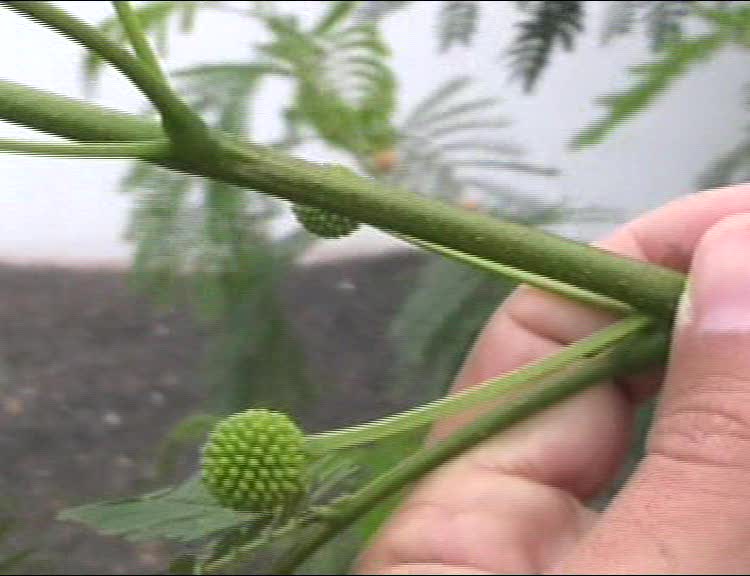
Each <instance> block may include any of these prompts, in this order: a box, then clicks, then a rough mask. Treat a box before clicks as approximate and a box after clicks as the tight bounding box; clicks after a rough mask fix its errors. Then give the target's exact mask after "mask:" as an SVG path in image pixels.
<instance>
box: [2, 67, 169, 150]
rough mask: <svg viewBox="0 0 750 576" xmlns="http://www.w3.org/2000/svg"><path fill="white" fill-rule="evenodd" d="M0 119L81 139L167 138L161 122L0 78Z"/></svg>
mask: <svg viewBox="0 0 750 576" xmlns="http://www.w3.org/2000/svg"><path fill="white" fill-rule="evenodd" d="M0 119H2V120H5V121H7V122H11V123H13V124H18V125H19V126H26V127H28V128H33V129H34V130H37V131H39V132H44V133H46V134H51V135H54V136H62V137H63V138H67V139H69V140H75V141H78V142H135V141H141V140H159V139H164V138H166V134H165V133H164V130H162V128H161V126H159V124H158V123H157V122H154V121H153V120H150V119H148V118H145V117H143V116H135V115H133V114H126V113H124V112H119V111H117V110H111V109H109V108H104V107H103V106H99V105H96V104H91V103H89V102H83V101H81V100H74V99H72V98H66V97H65V96H59V95H57V94H53V93H51V92H47V91H45V90H39V89H36V88H29V87H28V86H23V85H21V84H16V83H14V82H8V81H7V80H0Z"/></svg>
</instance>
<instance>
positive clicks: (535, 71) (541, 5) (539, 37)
mask: <svg viewBox="0 0 750 576" xmlns="http://www.w3.org/2000/svg"><path fill="white" fill-rule="evenodd" d="M526 12H527V14H528V18H527V19H526V20H523V21H522V22H520V23H519V24H518V27H519V28H520V32H519V33H518V36H517V37H516V39H515V41H514V43H513V45H512V46H511V49H510V57H511V60H512V67H513V69H514V76H516V77H519V78H521V80H522V82H523V87H524V90H526V91H527V92H529V91H531V90H533V88H534V86H535V84H536V82H537V81H538V80H539V76H540V74H541V73H542V70H544V68H545V66H546V65H547V63H548V62H549V58H550V55H551V54H552V51H553V50H554V49H555V47H556V46H557V45H558V44H559V45H560V46H561V47H562V48H564V49H565V50H571V49H572V47H573V44H574V42H575V36H576V34H578V33H579V32H581V31H582V30H583V19H584V8H583V3H582V2H576V1H541V2H535V3H533V4H532V5H530V6H528V7H526Z"/></svg>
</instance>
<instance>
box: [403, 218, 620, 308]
mask: <svg viewBox="0 0 750 576" xmlns="http://www.w3.org/2000/svg"><path fill="white" fill-rule="evenodd" d="M392 234H393V235H394V236H397V237H399V238H401V239H402V240H404V241H405V242H409V243H410V244H414V245H415V246H419V247H420V248H424V249H426V250H430V251H431V252H435V253H436V254H440V255H441V256H447V257H448V258H451V259H453V260H456V261H457V262H462V263H463V264H468V265H469V266H473V267H474V268H478V269H479V270H483V271H485V272H489V273H491V274H497V275H499V276H502V277H504V278H507V279H509V280H513V281H515V282H520V283H523V284H528V285H529V286H533V287H535V288H539V289H540V290H544V291H546V292H551V293H553V294H557V295H559V296H563V297H564V298H568V299H570V300H577V301H578V302H583V303H584V304H589V305H591V306H594V307H595V308H601V309H602V310H607V311H609V312H614V313H615V314H618V315H626V314H632V313H633V308H632V307H631V306H628V305H627V304H625V303H624V302H620V301H619V300H613V299H612V298H607V297H606V296H602V295H601V294H596V293H594V292H589V291H588V290H583V289H581V288H578V287H577V286H571V285H570V284H563V283H562V282H558V281H556V280H553V279H552V278H547V277H546V276H540V275H539V274H534V273H532V272H527V271H526V270H521V269H520V268H514V267H512V266H505V265H503V264H498V263H497V262H491V261H490V260H485V259H484V258H478V257H476V256H472V255H471V254H466V253H464V252H461V251H459V250H454V249H452V248H446V247H445V246H440V245H439V244H434V243H432V242H425V241H424V240H420V239H418V238H410V237H409V236H404V235H403V234H398V233H395V232H392Z"/></svg>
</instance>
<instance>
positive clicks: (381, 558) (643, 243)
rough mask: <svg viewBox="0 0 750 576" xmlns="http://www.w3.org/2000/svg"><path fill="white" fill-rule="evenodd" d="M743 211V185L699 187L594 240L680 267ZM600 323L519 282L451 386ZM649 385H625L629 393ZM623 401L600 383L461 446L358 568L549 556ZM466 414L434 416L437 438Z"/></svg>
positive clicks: (563, 542)
mask: <svg viewBox="0 0 750 576" xmlns="http://www.w3.org/2000/svg"><path fill="white" fill-rule="evenodd" d="M743 211H748V212H750V187H735V188H727V189H723V190H717V191H712V192H708V193H703V194H699V195H695V196H691V197H688V198H684V199H681V200H680V201H678V202H675V203H672V204H670V205H668V206H666V207H665V208H662V209H660V210H657V211H655V212H653V213H651V214H649V215H647V216H645V217H643V218H640V219H638V220H636V221H634V222H633V223H631V224H629V225H627V226H625V227H624V228H622V229H620V230H619V231H618V232H617V233H616V234H614V235H613V236H612V237H611V238H609V239H607V240H606V241H605V242H602V243H601V244H600V246H601V247H603V248H605V249H608V250H611V251H613V252H617V253H620V254H623V255H627V256H631V257H634V258H639V259H649V260H651V261H653V262H655V263H659V264H665V265H672V266H675V267H677V268H679V269H681V270H685V269H686V268H687V266H688V264H689V261H690V257H691V255H692V252H693V250H694V247H695V245H696V244H697V242H698V240H699V239H700V237H701V236H702V235H703V233H704V232H705V231H706V230H707V229H708V228H709V227H710V226H711V225H713V224H714V223H715V222H717V221H719V220H721V219H722V218H723V217H725V216H727V215H730V214H733V213H737V212H743ZM610 321H611V317H609V316H608V315H606V314H603V313H601V312H596V311H592V310H590V309H589V308H587V307H584V306H582V305H580V304H576V303H573V302H569V301H566V300H563V299H561V298H558V297H555V296H550V295H546V294H542V293H540V292H538V291H535V290H531V289H522V290H519V291H518V292H516V293H515V294H514V295H513V296H512V297H511V298H509V299H508V300H507V301H506V302H505V304H504V305H503V306H502V307H501V309H500V310H499V311H498V313H496V314H495V316H494V317H493V318H492V320H491V321H490V322H489V323H488V325H487V327H486V328H485V330H484V331H483V334H482V336H481V337H480V338H479V340H478V341H477V343H476V345H475V347H474V349H473V351H472V353H471V354H470V357H469V359H468V360H467V362H466V364H465V366H464V368H463V370H462V371H461V374H460V376H459V378H458V380H457V388H463V387H466V386H471V385H475V384H477V383H479V382H481V381H483V380H486V379H487V378H490V377H494V376H497V375H499V374H502V373H504V372H507V371H509V370H512V369H515V368H517V367H519V366H521V365H523V364H526V363H528V362H529V361H531V360H535V359H538V358H540V357H543V356H547V355H549V354H550V353H553V352H555V351H557V350H559V348H560V347H561V346H563V345H566V344H569V343H570V342H572V341H574V340H577V339H580V338H581V337H583V336H586V335H588V334H590V333H591V332H593V331H595V330H596V329H598V328H600V327H601V326H603V325H605V324H606V323H608V322H610ZM655 382H656V380H655V378H653V377H651V378H639V379H635V380H632V381H628V383H627V390H628V394H630V395H632V392H633V391H634V390H637V389H641V390H643V389H646V390H649V389H653V388H654V386H655ZM637 395H642V392H639V394H637ZM632 409H633V407H632V402H631V401H630V398H629V396H628V395H626V394H624V393H623V387H622V386H615V385H613V384H608V385H602V386H599V387H597V388H595V389H591V390H589V391H587V392H585V393H583V394H580V395H578V396H576V397H575V398H572V399H571V400H569V401H567V402H564V403H562V404H560V405H557V406H555V407H553V408H551V409H549V410H546V411H544V412H543V413H541V414H538V415H537V416H535V417H533V418H531V419H529V420H527V421H526V422H524V423H522V424H520V425H517V426H515V427H514V428H512V429H511V430H508V431H507V432H505V433H503V434H502V435H500V436H498V437H497V438H494V439H492V440H490V441H489V442H486V443H484V444H482V445H480V446H478V447H476V448H475V449H473V450H471V451H468V452H467V453H465V454H463V455H462V456H461V457H460V458H457V459H455V460H453V461H452V462H450V463H448V464H447V465H445V466H443V467H441V469H440V470H438V471H436V472H435V473H433V474H430V475H428V477H427V478H426V479H425V480H424V481H423V482H421V483H420V484H419V485H418V486H417V487H416V488H415V490H414V492H413V494H412V496H410V498H409V499H408V500H407V502H406V504H405V506H404V508H403V509H402V510H401V511H399V512H397V513H396V514H395V515H394V516H393V517H392V519H391V520H390V521H389V523H388V524H387V525H386V526H385V527H384V529H383V530H382V531H381V533H380V534H379V536H378V538H377V539H376V541H375V544H374V545H373V546H372V547H371V548H370V549H369V550H368V551H366V553H365V554H364V556H363V558H362V560H361V563H360V565H359V569H360V570H362V571H364V572H365V573H372V572H377V571H384V570H388V569H389V567H391V568H392V567H393V566H395V565H402V566H403V565H404V564H410V563H415V562H416V563H422V564H424V563H428V564H429V563H438V564H441V565H450V566H458V567H464V568H466V567H469V568H470V569H483V570H489V571H497V570H498V569H499V568H498V567H499V566H502V567H503V570H505V571H507V572H515V573H518V572H528V571H534V570H536V569H538V568H539V567H541V566H545V565H549V564H550V563H554V562H557V560H558V559H559V558H560V557H561V556H562V555H564V554H565V553H566V552H567V550H568V548H569V547H570V546H572V545H573V544H574V543H575V542H576V541H577V538H578V537H579V536H580V535H581V534H582V533H583V532H586V531H587V529H588V526H589V525H590V523H591V521H592V519H591V517H590V515H589V513H588V511H587V510H586V509H585V508H584V507H583V505H581V504H580V502H579V499H585V498H588V497H590V496H591V495H593V494H595V493H596V492H597V491H598V490H599V489H601V488H602V487H603V486H605V485H606V484H607V483H608V482H609V481H610V479H611V477H612V474H613V472H614V470H616V468H617V466H618V463H619V462H620V460H621V457H622V455H623V453H624V451H625V449H626V447H627V443H628V438H629V427H630V422H631V419H632ZM475 415H476V412H474V413H473V414H464V415H462V416H461V417H458V418H453V419H451V420H449V421H447V422H444V423H441V425H440V426H439V427H437V429H436V436H437V437H440V436H444V435H446V434H450V433H452V432H453V431H455V429H456V428H457V427H459V426H462V425H464V424H465V423H466V422H467V420H469V419H471V418H473V417H475ZM527 488H529V489H527ZM542 502H543V503H544V506H541V505H540V503H542ZM435 514H438V516H435ZM455 518H459V519H460V522H459V521H453V520H451V519H455Z"/></svg>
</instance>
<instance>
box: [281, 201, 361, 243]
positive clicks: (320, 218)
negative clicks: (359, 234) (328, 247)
mask: <svg viewBox="0 0 750 576" xmlns="http://www.w3.org/2000/svg"><path fill="white" fill-rule="evenodd" d="M292 212H294V215H295V216H296V217H297V221H298V222H299V223H300V224H301V225H302V226H303V227H304V228H305V230H307V231H308V232H312V233H313V234H316V235H318V236H320V237H321V238H340V237H341V236H346V235H347V234H351V233H352V232H354V231H355V230H356V229H357V228H358V227H359V223H358V222H355V221H354V220H352V219H351V218H349V217H347V216H342V215H341V214H336V213H335V212H329V211H328V210H323V209H321V208H316V207H314V206H306V205H304V204H295V205H294V207H293V208H292Z"/></svg>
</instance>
